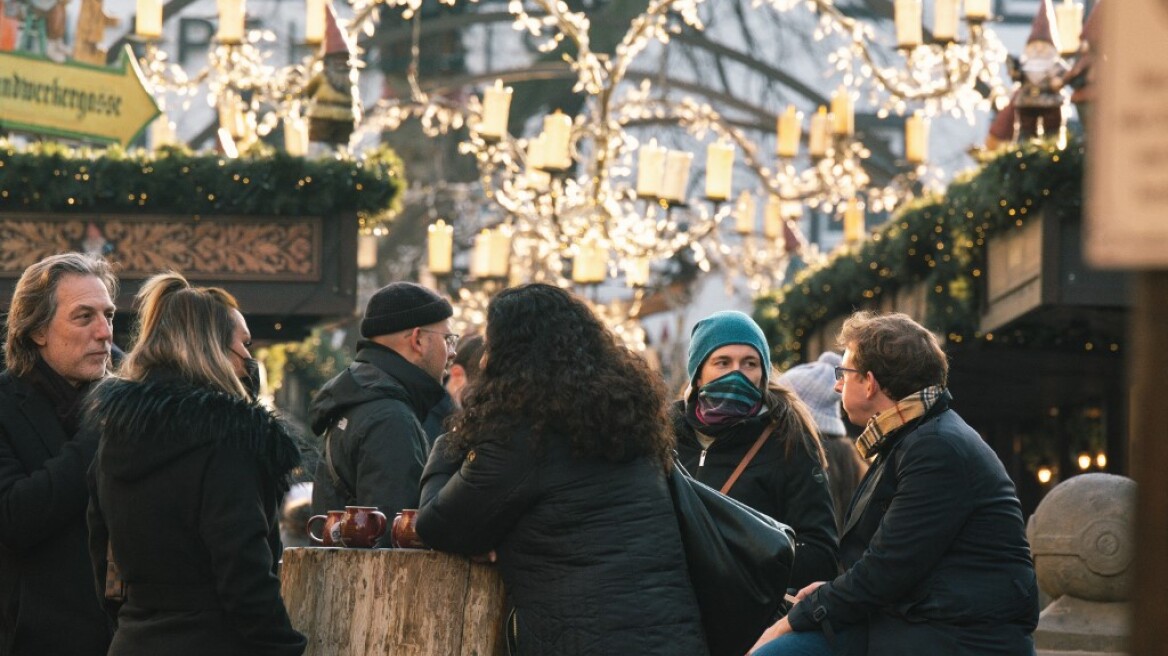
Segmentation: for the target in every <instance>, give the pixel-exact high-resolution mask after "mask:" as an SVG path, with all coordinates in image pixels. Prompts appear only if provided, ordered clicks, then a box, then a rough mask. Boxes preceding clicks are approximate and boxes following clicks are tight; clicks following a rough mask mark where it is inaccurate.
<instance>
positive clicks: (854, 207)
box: [844, 198, 864, 244]
mask: <svg viewBox="0 0 1168 656" xmlns="http://www.w3.org/2000/svg"><path fill="white" fill-rule="evenodd" d="M863 239H864V207H863V206H862V205H860V202H859V201H857V200H856V199H855V198H849V199H848V204H847V206H846V208H845V209H844V241H845V242H847V243H849V244H854V243H857V242H859V241H862V240H863Z"/></svg>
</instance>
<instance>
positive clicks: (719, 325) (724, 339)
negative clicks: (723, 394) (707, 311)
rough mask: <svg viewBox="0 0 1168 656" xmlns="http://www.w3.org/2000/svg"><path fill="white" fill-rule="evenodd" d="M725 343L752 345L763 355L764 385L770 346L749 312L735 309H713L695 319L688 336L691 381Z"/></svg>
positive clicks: (769, 357) (768, 366)
mask: <svg viewBox="0 0 1168 656" xmlns="http://www.w3.org/2000/svg"><path fill="white" fill-rule="evenodd" d="M727 344H746V345H747V346H753V347H754V350H756V351H758V354H759V356H761V357H762V387H763V388H764V389H765V388H766V383H767V377H768V374H769V373H770V370H771V348H770V346H768V345H767V341H766V335H764V334H763V332H762V328H759V327H758V324H757V323H755V322H754V319H751V318H750V316H749V315H746V314H743V313H742V312H737V311H734V310H725V311H723V312H715V313H713V314H711V315H710V316H708V317H706V318H705V319H702V320H701V321H699V322H697V324H695V325H694V327H693V332H692V333H690V336H689V362H688V364H687V366H686V370H687V371H688V373H689V382H690V383H691V384H692V383H693V382H694V381H695V380H696V379H697V377H698V373H699V372H700V371H701V368H702V365H703V364H704V363H705V362H706V358H708V357H710V354H711V353H713V352H714V351H716V350H718V349H720V348H722V347H723V346H726V345H727Z"/></svg>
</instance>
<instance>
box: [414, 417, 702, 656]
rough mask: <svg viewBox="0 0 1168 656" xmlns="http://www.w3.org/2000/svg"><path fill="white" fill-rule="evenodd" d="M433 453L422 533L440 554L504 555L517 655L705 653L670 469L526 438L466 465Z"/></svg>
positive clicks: (475, 454)
mask: <svg viewBox="0 0 1168 656" xmlns="http://www.w3.org/2000/svg"><path fill="white" fill-rule="evenodd" d="M443 439H444V438H439V440H438V442H437V443H436V444H435V445H434V450H433V452H432V453H431V456H430V461H429V463H428V464H427V465H426V472H425V474H424V475H423V487H422V506H421V510H420V512H419V513H418V521H417V528H418V533H419V534H420V535H421V537H422V539H423V540H424V541H425V542H426V543H427V544H429V545H430V546H432V547H434V548H437V549H441V550H443V551H452V552H455V553H461V554H468V555H470V554H482V553H486V552H488V551H490V550H492V549H494V550H496V551H497V553H498V558H499V561H498V562H499V567H500V569H501V570H502V575H503V581H504V583H505V584H506V586H507V592H508V594H509V596H510V599H511V603H512V605H513V607H514V609H515V614H514V616H513V617H512V618H511V622H509V623H508V630H509V631H510V632H512V635H513V636H517V640H516V644H517V646H518V653H519V654H529V655H537V654H557V655H558V656H574V655H581V654H597V655H601V654H603V655H609V654H638V655H640V656H644V655H653V654H660V655H662V656H665V655H668V656H675V655H684V656H701V655H703V654H706V653H707V650H706V646H705V640H704V637H703V635H702V629H701V620H700V616H699V612H698V607H697V601H696V599H695V597H694V592H693V588H691V587H690V584H689V579H688V577H687V576H686V569H685V555H684V553H683V551H682V546H681V536H680V533H679V532H678V527H677V518H676V516H675V514H674V510H673V502H672V500H671V499H670V496H669V490H668V489H667V487H666V483H665V477H664V474H663V472H662V471H661V467H660V466H659V465H658V464H657V463H655V462H653V461H651V460H649V459H647V458H639V459H636V460H633V461H631V462H624V463H615V462H609V461H606V460H601V459H597V458H576V457H573V455H572V454H571V452H570V447H569V446H568V440H567V438H563V437H560V436H549V437H548V438H547V439H546V440H544V441H543V443H542V444H541V445H540V447H539V448H536V449H533V448H532V446H531V443H530V441H529V436H528V435H526V434H523V433H519V434H516V435H513V436H511V437H510V438H509V439H507V440H505V441H490V442H484V443H481V444H479V445H478V446H477V447H476V448H475V449H474V450H473V451H472V452H470V453H469V454H468V455H467V456H466V458H465V459H462V458H451V457H449V456H448V455H447V454H446V453H444V448H443Z"/></svg>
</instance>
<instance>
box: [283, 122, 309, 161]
mask: <svg viewBox="0 0 1168 656" xmlns="http://www.w3.org/2000/svg"><path fill="white" fill-rule="evenodd" d="M284 151H285V152H287V153H288V154H289V155H291V156H293V157H304V156H305V155H307V154H308V121H306V120H305V119H303V118H300V117H298V116H286V117H284Z"/></svg>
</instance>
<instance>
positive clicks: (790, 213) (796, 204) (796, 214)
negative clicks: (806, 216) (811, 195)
mask: <svg viewBox="0 0 1168 656" xmlns="http://www.w3.org/2000/svg"><path fill="white" fill-rule="evenodd" d="M780 213H781V214H782V215H783V218H784V219H787V220H790V221H798V220H799V219H801V218H803V202H802V201H798V200H784V201H783V205H782V209H781V210H780Z"/></svg>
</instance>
